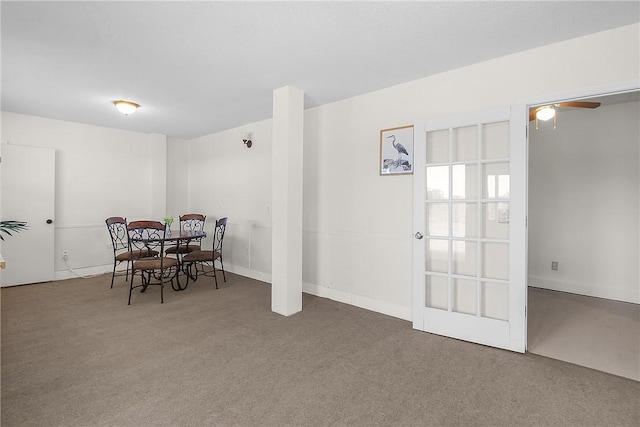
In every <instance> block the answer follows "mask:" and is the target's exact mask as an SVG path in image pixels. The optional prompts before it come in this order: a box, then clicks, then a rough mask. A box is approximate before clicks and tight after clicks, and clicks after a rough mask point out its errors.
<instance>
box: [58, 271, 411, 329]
mask: <svg viewBox="0 0 640 427" xmlns="http://www.w3.org/2000/svg"><path fill="white" fill-rule="evenodd" d="M112 269H113V265H112V264H109V265H101V266H95V267H84V268H77V269H73V270H71V269H69V270H61V271H56V272H55V280H66V279H74V278H78V277H89V276H96V275H100V274H105V273H111V271H112ZM118 270H120V269H118ZM225 271H228V272H230V273H233V274H237V275H239V276H244V277H248V278H250V279H254V280H259V281H261V282H266V283H269V284H270V283H271V274H269V273H264V272H261V271H255V270H251V269H249V268H246V267H241V266H237V265H225ZM302 291H303V292H305V293H307V294H310V295H315V296H317V297H320V298H327V299H330V300H333V301H338V302H341V303H344V304H349V305H353V306H355V307H360V308H364V309H366V310H370V311H375V312H376V313H381V314H385V315H387V316H391V317H396V318H398V319H402V320H406V321H409V322H411V321H412V319H413V316H412V311H411V308H410V307H405V306H401V305H398V304H392V303H389V302H385V301H380V300H376V299H373V298H368V297H364V296H362V295H356V294H352V293H350V292H345V291H341V290H338V289H332V288H327V287H325V286H319V285H314V284H312V283H308V282H303V283H302Z"/></svg>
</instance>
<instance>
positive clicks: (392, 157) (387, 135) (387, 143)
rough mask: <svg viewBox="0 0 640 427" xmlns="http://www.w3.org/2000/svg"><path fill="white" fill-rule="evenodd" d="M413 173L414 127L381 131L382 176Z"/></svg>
mask: <svg viewBox="0 0 640 427" xmlns="http://www.w3.org/2000/svg"><path fill="white" fill-rule="evenodd" d="M412 173H413V126H402V127H397V128H391V129H382V130H381V131H380V175H402V174H412Z"/></svg>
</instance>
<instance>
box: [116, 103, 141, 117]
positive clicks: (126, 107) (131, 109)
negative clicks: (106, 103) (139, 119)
mask: <svg viewBox="0 0 640 427" xmlns="http://www.w3.org/2000/svg"><path fill="white" fill-rule="evenodd" d="M113 105H115V106H116V108H117V109H118V110H119V111H120V112H121V113H122V114H124V115H125V116H128V115H129V114H133V113H135V112H136V110H137V109H138V108H139V107H140V105H138V104H136V103H135V102H131V101H123V100H120V101H114V103H113Z"/></svg>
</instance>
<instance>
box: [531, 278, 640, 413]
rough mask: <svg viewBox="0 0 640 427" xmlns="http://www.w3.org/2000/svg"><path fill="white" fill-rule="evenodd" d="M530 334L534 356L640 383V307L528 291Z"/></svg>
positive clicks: (533, 290) (574, 296) (604, 300)
mask: <svg viewBox="0 0 640 427" xmlns="http://www.w3.org/2000/svg"><path fill="white" fill-rule="evenodd" d="M528 334H529V336H528V345H529V351H530V352H532V353H535V354H539V355H542V356H547V357H553V358H554V359H559V360H564V361H567V362H571V363H576V364H578V365H582V366H586V367H589V368H593V369H598V370H601V371H604V372H609V373H612V374H615V375H620V376H623V377H627V378H631V379H634V380H636V381H640V306H639V305H637V304H630V303H626V302H620V301H611V300H606V299H601V298H593V297H588V296H583V295H575V294H569V293H566V292H557V291H549V290H546V289H537V288H529V324H528ZM638 405H640V401H639V402H638Z"/></svg>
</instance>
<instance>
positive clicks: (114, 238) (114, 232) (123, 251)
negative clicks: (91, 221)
mask: <svg viewBox="0 0 640 427" xmlns="http://www.w3.org/2000/svg"><path fill="white" fill-rule="evenodd" d="M105 222H106V224H107V230H108V231H109V236H111V245H112V246H113V272H112V273H111V287H112V288H113V281H114V279H115V278H116V276H124V277H125V280H129V268H130V267H131V262H132V261H133V260H136V259H140V258H146V257H150V256H156V255H158V252H157V251H151V252H149V251H147V250H143V251H140V250H135V251H130V250H129V235H128V233H127V219H126V218H123V217H120V216H112V217H110V218H107V219H106V220H105ZM123 262H126V263H127V268H126V270H125V271H124V272H121V271H117V270H116V268H117V267H118V265H120V264H121V263H123Z"/></svg>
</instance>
